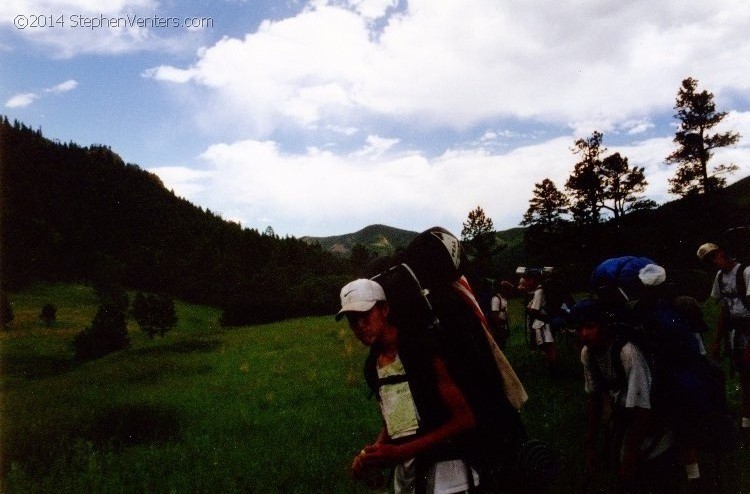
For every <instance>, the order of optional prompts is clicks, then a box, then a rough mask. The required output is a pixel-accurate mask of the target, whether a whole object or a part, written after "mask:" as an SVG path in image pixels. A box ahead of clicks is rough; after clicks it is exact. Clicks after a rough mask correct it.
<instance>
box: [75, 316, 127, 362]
mask: <svg viewBox="0 0 750 494" xmlns="http://www.w3.org/2000/svg"><path fill="white" fill-rule="evenodd" d="M128 345H130V339H129V338H128V329H127V325H126V323H125V313H124V312H123V311H122V310H121V309H120V307H119V306H117V305H108V304H102V305H100V306H99V309H98V310H97V312H96V315H95V316H94V320H93V321H92V322H91V326H90V327H88V328H86V329H84V330H83V331H81V332H80V333H78V334H77V335H76V336H75V338H74V339H73V349H74V351H75V356H76V358H77V359H79V360H90V359H95V358H99V357H103V356H105V355H108V354H110V353H112V352H116V351H118V350H122V349H124V348H127V347H128Z"/></svg>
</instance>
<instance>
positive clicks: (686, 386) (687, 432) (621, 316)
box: [592, 256, 737, 452]
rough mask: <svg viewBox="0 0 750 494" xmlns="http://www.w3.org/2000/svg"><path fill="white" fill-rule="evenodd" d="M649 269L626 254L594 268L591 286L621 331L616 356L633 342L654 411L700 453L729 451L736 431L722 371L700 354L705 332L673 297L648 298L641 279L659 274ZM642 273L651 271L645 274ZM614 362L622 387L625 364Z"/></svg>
mask: <svg viewBox="0 0 750 494" xmlns="http://www.w3.org/2000/svg"><path fill="white" fill-rule="evenodd" d="M651 266H656V264H655V263H654V262H653V261H652V260H650V259H648V258H645V257H634V256H628V257H621V258H614V259H609V260H607V261H604V262H603V263H601V264H600V265H599V266H598V267H597V268H596V269H595V270H594V273H593V275H592V288H593V289H594V291H595V292H596V293H599V294H601V295H602V305H603V307H604V310H605V311H608V314H609V318H610V321H609V322H610V323H611V324H613V325H614V327H616V330H617V333H618V334H617V339H616V343H615V348H614V353H613V355H619V350H621V349H622V346H623V345H625V344H626V343H627V342H631V343H633V344H635V345H636V346H637V347H638V348H639V349H640V350H641V352H642V353H643V354H644V356H645V358H646V360H647V362H648V365H649V368H650V370H651V375H652V386H651V395H652V408H653V411H654V413H655V414H658V415H659V416H660V417H661V418H662V419H663V420H665V421H666V422H667V423H669V424H670V425H671V426H672V428H673V429H674V431H675V433H676V434H677V435H678V436H681V437H682V438H684V439H686V440H687V441H688V442H689V443H690V444H692V445H694V446H696V447H697V448H698V449H701V450H703V451H716V452H728V451H731V450H732V449H734V447H735V446H736V444H737V430H736V428H735V424H734V420H733V418H732V416H731V414H730V412H729V409H728V406H727V400H726V383H725V380H724V373H723V371H722V370H721V369H720V368H719V367H718V366H716V365H715V364H714V363H712V362H711V361H710V360H709V359H708V358H707V357H705V356H704V355H702V354H701V352H700V347H699V345H698V339H697V337H696V333H699V332H700V331H701V330H702V328H699V327H697V326H696V323H695V320H694V318H693V317H691V315H690V314H687V313H685V312H684V311H683V310H681V309H679V308H678V307H677V306H676V305H675V304H674V303H673V301H672V300H671V299H669V298H663V297H658V296H654V295H653V294H651V295H645V294H646V290H645V287H644V285H643V280H644V279H645V280H647V281H649V279H650V276H651V275H653V273H654V272H655V270H654V269H653V268H652V267H651ZM644 269H646V270H647V271H648V270H650V272H645V274H644ZM617 296H619V297H620V299H619V300H617V299H616V297H617ZM636 297H640V298H636ZM614 361H615V371H616V373H617V374H618V380H621V382H622V384H624V380H625V371H624V369H623V368H622V362H620V360H619V359H614Z"/></svg>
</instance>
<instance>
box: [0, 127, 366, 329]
mask: <svg viewBox="0 0 750 494" xmlns="http://www.w3.org/2000/svg"><path fill="white" fill-rule="evenodd" d="M0 142H1V143H2V145H1V146H0V153H1V154H0V159H1V163H2V166H0V180H1V187H0V191H1V192H0V193H1V194H2V196H1V197H0V199H2V200H1V201H0V204H1V206H0V235H1V238H2V251H1V256H0V274H1V275H2V276H0V283H1V284H2V286H1V287H0V288H2V290H3V291H6V290H10V291H15V290H18V289H21V288H23V287H24V286H27V285H28V284H30V283H33V282H34V281H40V280H41V281H62V282H78V283H84V284H89V285H93V286H96V285H98V284H102V283H108V284H111V283H117V284H119V285H121V286H125V287H128V288H129V289H132V290H139V291H143V292H149V293H168V294H170V295H172V296H174V297H178V298H181V299H183V300H186V301H190V302H195V303H201V304H207V305H213V306H218V307H222V308H224V309H225V316H226V317H224V318H223V322H224V323H226V324H247V323H250V322H265V321H270V320H275V319H280V318H284V317H292V316H297V315H303V314H304V315H308V314H331V313H334V312H335V311H336V308H337V306H338V288H339V287H340V286H342V284H343V283H344V282H345V281H346V280H347V279H348V278H349V277H350V276H351V274H352V272H353V267H352V266H351V264H350V263H349V261H348V260H347V259H342V258H341V257H337V256H334V255H332V254H331V253H329V252H325V251H323V249H322V248H321V247H320V246H319V245H310V244H308V243H306V242H304V241H302V240H298V239H296V238H293V237H284V238H281V237H279V236H277V235H276V234H275V233H274V232H273V229H272V228H268V229H266V231H264V232H263V233H260V232H258V231H257V230H254V229H250V228H243V227H242V226H241V225H240V224H238V223H234V222H230V221H226V220H224V219H223V218H221V216H219V215H218V214H215V213H213V212H212V211H210V210H208V209H205V210H204V209H203V208H200V207H197V206H195V205H193V204H191V203H190V202H188V201H187V200H185V199H183V198H180V197H177V196H176V195H175V194H174V192H173V191H169V190H167V189H166V188H165V187H164V184H163V183H162V182H161V180H160V179H159V178H158V177H157V176H156V175H155V174H153V173H150V172H148V171H145V170H143V169H141V168H140V167H139V166H137V165H135V164H126V163H125V162H124V161H123V160H122V159H121V158H120V157H119V156H118V155H117V154H116V153H114V152H113V151H112V150H111V149H110V148H109V147H107V146H102V145H92V146H89V147H83V146H79V145H77V144H75V143H73V142H69V143H60V142H57V141H52V140H49V139H46V138H45V137H44V136H43V135H42V133H41V130H34V129H32V128H30V127H28V126H26V125H24V124H22V123H20V122H18V121H14V122H10V121H9V120H8V117H7V116H4V117H2V118H0Z"/></svg>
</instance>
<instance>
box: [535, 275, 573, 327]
mask: <svg viewBox="0 0 750 494" xmlns="http://www.w3.org/2000/svg"><path fill="white" fill-rule="evenodd" d="M541 288H542V290H543V291H544V312H545V313H546V314H547V315H548V317H549V319H550V321H549V322H550V325H551V326H552V328H553V329H555V330H562V329H565V327H566V326H567V323H568V317H569V315H570V309H571V307H573V305H574V304H575V299H574V298H573V295H571V293H570V291H569V290H568V288H567V287H566V286H565V283H564V282H563V280H562V279H561V278H559V277H558V276H554V275H549V276H547V277H545V278H544V279H543V280H542V282H541Z"/></svg>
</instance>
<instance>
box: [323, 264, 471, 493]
mask: <svg viewBox="0 0 750 494" xmlns="http://www.w3.org/2000/svg"><path fill="white" fill-rule="evenodd" d="M344 316H346V318H347V320H348V322H349V327H350V328H351V330H352V331H353V332H354V334H355V336H356V337H357V339H359V340H360V341H361V342H362V343H363V344H364V345H366V346H368V347H370V349H371V352H370V356H369V357H368V361H367V363H366V375H368V374H369V375H371V374H373V373H375V379H376V380H377V384H376V385H375V389H376V394H377V397H378V400H379V403H380V411H381V415H382V419H383V427H382V430H381V432H380V434H379V435H378V437H377V439H376V440H375V442H374V443H373V444H370V445H367V446H365V447H364V448H363V449H362V451H361V452H360V453H359V454H358V455H357V456H356V457H355V458H354V460H353V462H352V466H351V473H352V475H353V476H354V477H355V478H357V479H365V478H368V477H369V475H370V474H371V473H372V472H373V470H378V469H380V468H383V467H391V468H393V487H394V490H395V492H396V493H428V494H431V493H433V492H441V493H454V492H469V491H470V490H473V488H474V486H476V485H478V484H479V477H478V475H477V473H476V472H475V471H473V470H472V469H471V468H470V467H469V466H468V464H467V462H466V461H465V458H464V456H465V454H466V452H465V451H464V448H462V443H463V442H464V441H465V438H466V437H467V435H469V434H470V433H471V432H472V431H473V430H474V428H475V425H476V421H475V417H474V414H473V412H472V410H471V408H470V407H469V405H468V403H467V401H466V398H465V397H464V395H463V393H462V392H461V390H460V389H459V388H458V386H457V385H456V383H455V382H454V380H453V379H452V377H451V375H450V374H449V373H448V371H447V369H446V365H445V362H444V361H443V359H442V357H441V356H440V354H439V351H438V350H437V348H436V347H435V346H434V345H430V344H429V342H430V340H429V339H425V338H421V339H420V338H418V335H416V336H413V337H412V336H411V335H410V334H409V333H408V332H406V331H401V330H400V328H398V327H396V326H395V325H394V324H393V323H392V321H391V318H390V317H389V316H390V305H389V302H388V301H387V300H386V296H385V292H384V290H383V288H382V287H381V286H380V285H379V284H378V283H377V282H375V281H372V280H368V279H358V280H355V281H352V282H351V283H349V284H347V285H346V286H344V287H343V288H342V290H341V310H340V311H339V313H338V314H337V316H336V318H337V319H341V318H342V317H344Z"/></svg>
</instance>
